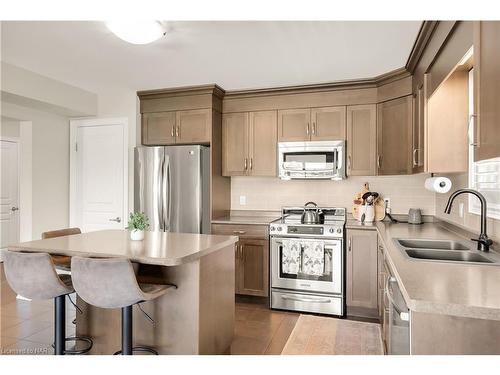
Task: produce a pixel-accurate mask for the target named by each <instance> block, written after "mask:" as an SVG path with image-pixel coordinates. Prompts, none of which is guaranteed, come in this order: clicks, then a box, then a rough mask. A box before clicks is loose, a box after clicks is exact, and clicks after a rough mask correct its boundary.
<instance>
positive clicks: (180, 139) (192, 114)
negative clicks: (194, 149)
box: [175, 109, 212, 144]
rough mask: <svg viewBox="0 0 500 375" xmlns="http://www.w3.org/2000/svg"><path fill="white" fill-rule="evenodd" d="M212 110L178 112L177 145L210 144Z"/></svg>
mask: <svg viewBox="0 0 500 375" xmlns="http://www.w3.org/2000/svg"><path fill="white" fill-rule="evenodd" d="M211 129H212V110H211V109H195V110H190V111H177V128H176V133H175V136H176V143H181V144H190V143H197V144H198V143H210V137H211Z"/></svg>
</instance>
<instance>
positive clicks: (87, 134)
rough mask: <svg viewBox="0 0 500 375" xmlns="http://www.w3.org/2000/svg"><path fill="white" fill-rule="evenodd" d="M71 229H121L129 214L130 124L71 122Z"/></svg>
mask: <svg viewBox="0 0 500 375" xmlns="http://www.w3.org/2000/svg"><path fill="white" fill-rule="evenodd" d="M70 126H71V130H70V137H71V155H70V180H71V181H70V226H72V227H73V226H75V227H79V228H80V229H81V230H82V231H83V232H90V231H96V230H103V229H122V228H124V226H125V225H126V220H127V215H128V122H127V119H125V118H116V119H82V120H71V122H70Z"/></svg>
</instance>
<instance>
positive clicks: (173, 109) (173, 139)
mask: <svg viewBox="0 0 500 375" xmlns="http://www.w3.org/2000/svg"><path fill="white" fill-rule="evenodd" d="M137 95H138V96H139V100H140V111H141V115H142V143H143V144H144V145H148V146H152V145H170V144H211V143H212V141H213V139H212V138H213V137H214V136H215V135H216V134H217V132H219V133H220V126H221V125H220V113H221V112H222V97H223V95H224V91H223V90H222V89H221V88H220V87H218V86H217V85H206V86H197V87H181V88H172V89H162V90H152V91H140V92H138V93H137ZM214 118H215V119H217V124H214V122H213V119H214ZM214 126H215V127H218V128H219V129H216V130H217V131H216V132H213V127H214Z"/></svg>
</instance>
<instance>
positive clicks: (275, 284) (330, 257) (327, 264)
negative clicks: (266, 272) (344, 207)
mask: <svg viewBox="0 0 500 375" xmlns="http://www.w3.org/2000/svg"><path fill="white" fill-rule="evenodd" d="M284 239H291V238H290V237H271V287H272V288H280V289H292V290H302V291H306V292H322V293H334V294H342V282H343V275H342V270H343V256H342V254H343V251H342V246H343V241H342V240H341V239H329V240H323V239H321V240H315V239H300V238H296V240H297V241H301V242H305V241H313V242H322V243H323V245H324V252H325V259H324V272H323V275H321V276H311V275H309V274H306V273H303V272H302V267H299V271H298V272H297V273H296V274H288V273H285V272H283V263H282V260H283V240H284ZM303 250H304V249H303V247H301V253H300V259H301V263H302V259H303Z"/></svg>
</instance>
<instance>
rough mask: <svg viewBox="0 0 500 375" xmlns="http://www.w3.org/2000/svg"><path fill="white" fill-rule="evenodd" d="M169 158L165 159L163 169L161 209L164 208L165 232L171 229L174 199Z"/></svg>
mask: <svg viewBox="0 0 500 375" xmlns="http://www.w3.org/2000/svg"><path fill="white" fill-rule="evenodd" d="M166 158H167V156H165V157H164V159H163V167H162V179H161V180H162V189H161V190H162V197H161V207H162V213H161V218H162V223H163V225H162V226H163V228H162V229H163V230H164V231H167V230H169V229H170V207H171V198H172V189H171V186H170V158H168V160H167V159H166Z"/></svg>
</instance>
